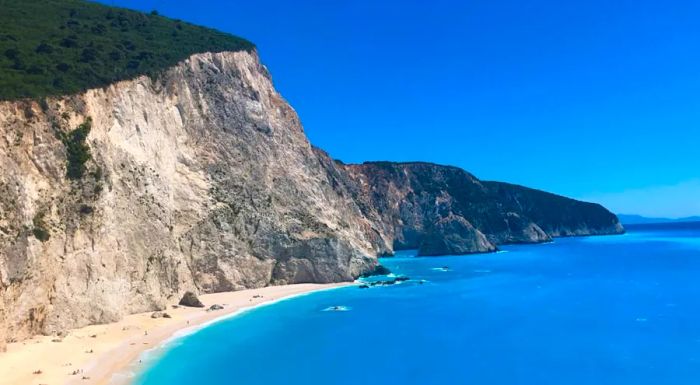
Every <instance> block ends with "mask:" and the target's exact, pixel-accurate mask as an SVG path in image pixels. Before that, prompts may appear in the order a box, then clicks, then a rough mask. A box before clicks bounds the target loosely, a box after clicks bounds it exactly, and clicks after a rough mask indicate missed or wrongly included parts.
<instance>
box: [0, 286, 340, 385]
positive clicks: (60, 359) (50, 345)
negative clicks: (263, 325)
mask: <svg viewBox="0 0 700 385" xmlns="http://www.w3.org/2000/svg"><path fill="white" fill-rule="evenodd" d="M343 285H347V284H328V285H321V284H298V285H286V286H271V287H265V288H261V289H250V290H242V291H235V292H226V293H216V294H206V295H202V296H201V297H200V300H201V301H202V302H203V303H204V304H205V305H206V308H208V307H209V306H211V305H213V304H225V307H224V309H223V310H218V311H211V312H207V311H205V310H204V309H200V308H184V307H180V308H177V309H172V308H170V309H167V310H165V312H167V313H168V314H170V315H171V316H172V318H158V319H153V318H151V313H150V312H149V313H141V314H134V315H130V316H127V317H125V318H124V319H123V320H121V321H119V322H116V323H112V324H107V325H92V326H86V327H84V328H80V329H76V330H72V331H71V332H70V333H69V334H68V336H66V337H65V338H64V339H63V340H62V341H61V342H52V340H54V339H55V337H47V336H38V337H34V338H32V339H29V340H26V341H22V342H17V343H12V344H9V345H8V349H7V352H6V353H0V384H1V385H40V384H46V385H62V384H71V385H77V384H82V385H90V384H98V385H105V384H108V383H110V384H115V383H119V382H121V383H124V382H129V381H128V380H127V379H125V378H123V377H122V379H121V380H119V379H118V377H115V378H114V379H113V375H114V374H115V373H122V372H125V371H127V369H129V367H130V365H134V364H135V363H136V362H137V360H138V358H139V356H140V354H141V353H142V352H144V351H145V350H148V349H151V348H154V347H158V346H159V345H160V344H161V343H163V342H164V341H166V340H167V339H169V338H171V337H173V335H175V334H176V333H177V332H178V331H181V330H186V329H188V328H195V327H196V326H198V325H203V324H205V323H207V322H211V321H214V320H216V319H218V318H222V317H226V316H231V315H232V314H233V313H235V312H237V311H239V310H241V309H245V308H248V307H251V306H256V305H261V304H264V303H267V302H270V301H275V300H279V299H282V298H286V297H291V296H296V295H299V294H303V293H308V292H311V291H316V290H322V289H330V288H335V287H339V286H343ZM257 295H260V296H262V297H261V298H253V297H254V296H257ZM188 321H189V322H188ZM146 332H148V335H145V333H146ZM93 336H94V337H93ZM90 351H92V353H89V352H90ZM36 370H41V374H33V372H34V371H36ZM75 370H82V372H81V373H79V374H77V375H72V374H71V373H72V372H73V371H75ZM83 377H89V379H83Z"/></svg>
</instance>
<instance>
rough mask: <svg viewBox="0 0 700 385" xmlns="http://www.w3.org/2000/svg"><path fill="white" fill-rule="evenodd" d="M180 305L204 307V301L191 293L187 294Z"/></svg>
mask: <svg viewBox="0 0 700 385" xmlns="http://www.w3.org/2000/svg"><path fill="white" fill-rule="evenodd" d="M178 304H179V305H181V306H187V307H204V304H203V303H202V301H200V300H199V298H197V296H196V295H195V294H194V293H193V292H191V291H188V292H185V294H184V295H183V296H182V299H181V300H180V302H179V303H178Z"/></svg>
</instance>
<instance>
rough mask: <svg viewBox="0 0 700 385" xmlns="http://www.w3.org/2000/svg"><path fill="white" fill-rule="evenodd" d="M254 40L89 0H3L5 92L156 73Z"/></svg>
mask: <svg viewBox="0 0 700 385" xmlns="http://www.w3.org/2000/svg"><path fill="white" fill-rule="evenodd" d="M252 49H254V45H253V44H252V43H250V42H249V41H247V40H245V39H242V38H239V37H236V36H232V35H229V34H226V33H223V32H219V31H216V30H213V29H210V28H205V27H200V26H196V25H192V24H188V23H185V22H183V21H179V20H172V19H168V18H166V17H163V16H159V15H158V13H157V12H155V11H154V12H151V13H150V14H145V13H141V12H136V11H131V10H127V9H122V8H114V7H108V6H105V5H101V4H97V3H93V2H88V1H83V0H0V100H8V99H18V98H42V97H45V96H53V95H65V94H71V93H76V92H79V91H83V90H86V89H89V88H95V87H100V86H105V85H108V84H110V83H113V82H115V81H118V80H124V79H130V78H134V77H136V76H139V75H144V74H147V75H154V74H157V73H158V72H159V71H161V70H163V69H165V68H168V67H170V66H173V65H174V64H176V63H177V62H179V61H181V60H183V59H185V58H187V57H188V56H190V55H192V54H195V53H201V52H222V51H241V50H252Z"/></svg>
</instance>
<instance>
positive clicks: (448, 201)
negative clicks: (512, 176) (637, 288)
mask: <svg viewBox="0 0 700 385" xmlns="http://www.w3.org/2000/svg"><path fill="white" fill-rule="evenodd" d="M340 167H342V168H343V169H344V170H346V172H347V174H348V178H349V179H350V182H347V183H349V184H350V185H354V188H352V189H351V191H352V193H353V195H354V196H355V200H356V201H357V202H358V205H359V207H360V208H361V209H362V211H363V212H364V213H365V215H366V216H367V217H368V218H370V219H372V220H373V221H375V222H376V223H378V224H379V225H378V227H380V228H381V229H382V232H383V234H385V241H386V242H387V243H388V244H392V245H393V247H394V248H396V249H406V248H409V249H413V248H415V249H418V252H419V254H420V255H444V254H467V253H476V252H488V251H494V250H496V245H499V244H508V243H537V242H546V241H549V240H551V237H558V236H569V235H590V234H617V233H621V232H623V231H624V230H623V228H622V226H621V225H620V224H619V222H618V220H617V217H616V216H615V215H614V214H612V213H610V212H609V211H608V210H606V209H605V208H603V207H602V206H600V205H596V204H592V203H585V202H580V201H576V200H573V199H569V198H565V197H561V196H558V195H554V194H549V193H545V192H543V191H538V190H533V189H528V188H525V187H521V186H516V185H510V184H506V183H498V182H481V181H480V180H478V179H477V178H475V177H474V176H473V175H471V174H469V173H468V172H466V171H464V170H462V169H459V168H456V167H450V166H440V165H436V164H430V163H421V162H414V163H392V162H366V163H363V164H359V165H340Z"/></svg>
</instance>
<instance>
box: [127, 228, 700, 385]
mask: <svg viewBox="0 0 700 385" xmlns="http://www.w3.org/2000/svg"><path fill="white" fill-rule="evenodd" d="M381 262H382V264H384V265H385V266H387V267H389V268H390V269H391V270H392V271H393V272H395V273H396V274H405V275H407V276H409V277H410V278H411V279H412V280H411V281H408V282H405V283H402V284H398V285H394V286H387V287H372V288H369V289H359V288H357V287H348V288H342V289H337V290H331V291H324V292H318V293H313V294H309V295H306V296H302V297H297V298H294V299H289V300H284V301H281V302H278V303H276V304H273V305H270V306H265V307H260V308H258V309H255V310H251V311H248V312H245V313H243V314H242V315H240V316H237V317H234V318H230V319H228V320H225V321H221V322H219V323H216V324H213V325H212V326H209V327H207V328H204V329H201V330H200V331H198V332H196V333H194V334H191V335H189V336H187V337H184V338H182V339H179V340H176V341H175V342H172V343H170V345H169V346H168V347H167V348H166V349H164V350H163V352H161V353H159V354H158V355H157V358H154V359H153V360H152V362H151V363H150V364H149V366H150V367H149V368H148V369H147V370H146V371H145V372H143V373H141V374H140V376H139V379H138V381H137V384H140V385H166V384H167V385H184V384H210V385H218V384H227V385H228V384H230V385H263V384H265V385H276V384H280V385H297V384H298V385H315V384H318V385H321V384H323V385H334V384H353V385H357V384H362V385H373V384H377V385H378V384H382V385H386V384H406V385H413V384H416V385H417V384H422V385H440V384H471V385H499V384H504V385H505V384H508V385H519V384H523V385H524V384H527V385H547V384H552V385H554V384H556V385H577V384H586V385H592V384H595V385H604V384H611V385H612V384H615V385H625V384H630V385H632V384H634V385H641V384H653V385H676V384H687V385H697V384H700V224H699V223H695V224H666V225H656V226H653V225H652V226H649V225H644V226H634V227H632V226H630V227H628V233H627V234H625V235H621V236H606V237H588V238H562V239H557V240H556V241H555V242H554V243H551V244H544V245H517V246H506V247H503V252H500V253H494V254H482V255H471V256H448V257H425V258H415V257H414V256H413V253H411V252H402V253H399V254H398V256H397V257H394V258H385V259H383V260H382V261H381ZM443 266H447V267H449V269H447V271H444V270H443V269H441V268H442V267H443ZM418 280H425V281H426V282H425V283H423V284H419V283H418ZM331 306H344V307H347V311H324V309H327V308H328V307H331Z"/></svg>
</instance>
